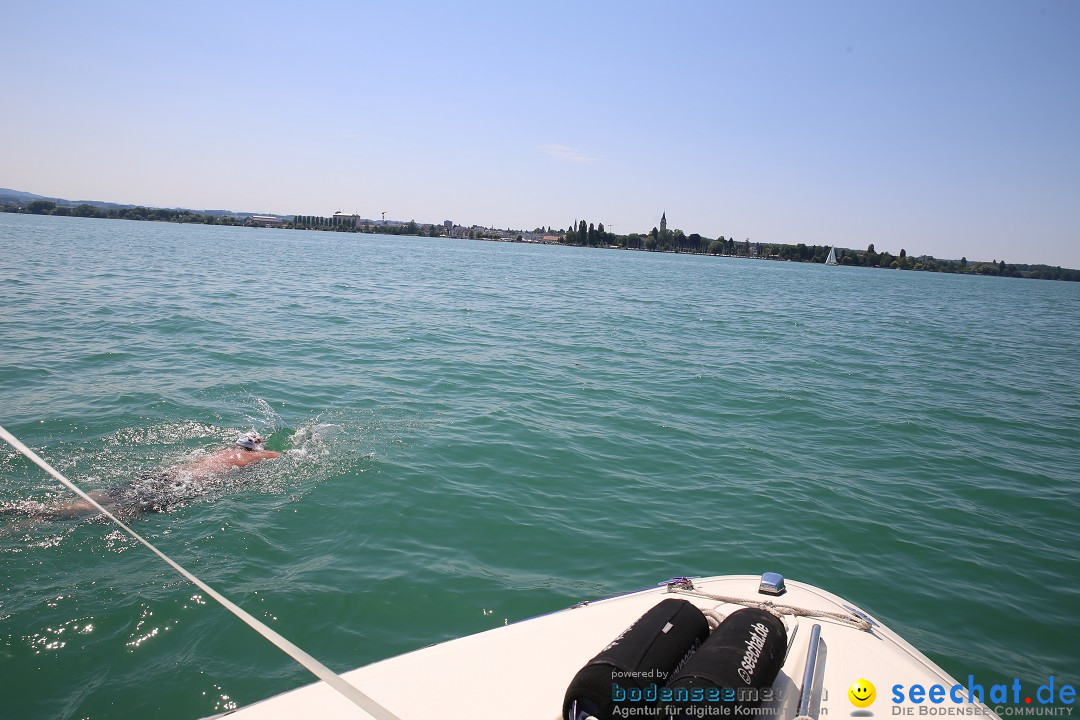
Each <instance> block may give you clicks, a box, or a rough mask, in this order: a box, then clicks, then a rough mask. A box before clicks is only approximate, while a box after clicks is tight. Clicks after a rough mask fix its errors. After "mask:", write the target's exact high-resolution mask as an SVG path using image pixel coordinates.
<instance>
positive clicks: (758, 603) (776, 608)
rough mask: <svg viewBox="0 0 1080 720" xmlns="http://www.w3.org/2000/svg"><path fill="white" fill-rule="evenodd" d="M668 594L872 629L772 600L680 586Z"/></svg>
mask: <svg viewBox="0 0 1080 720" xmlns="http://www.w3.org/2000/svg"><path fill="white" fill-rule="evenodd" d="M668 592H673V593H685V594H686V595H696V596H697V597H703V598H708V599H710V600H716V601H717V602H722V603H731V604H732V605H742V606H744V607H752V608H758V609H759V610H764V611H765V612H769V613H772V614H773V615H776V616H781V615H796V616H801V617H823V618H831V619H833V620H838V621H840V622H842V623H846V624H848V625H851V626H852V627H856V628H858V629H859V630H863V631H866V632H869V631H870V630H871V629H872V627H871V625H870V623H869V622H868V621H866V620H865V619H863V618H861V617H859V616H858V615H854V614H852V613H841V612H832V611H830V610H814V609H811V608H801V607H796V606H794V605H781V604H780V603H774V602H773V601H772V600H748V599H746V598H740V597H734V596H732V595H717V594H715V593H707V592H705V591H704V590H698V589H697V588H695V587H693V586H691V587H685V586H680V585H668Z"/></svg>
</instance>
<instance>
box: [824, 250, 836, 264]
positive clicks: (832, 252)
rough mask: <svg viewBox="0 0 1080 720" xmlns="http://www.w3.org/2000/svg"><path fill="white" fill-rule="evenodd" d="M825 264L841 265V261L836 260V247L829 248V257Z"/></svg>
mask: <svg viewBox="0 0 1080 720" xmlns="http://www.w3.org/2000/svg"><path fill="white" fill-rule="evenodd" d="M825 264H826V265H839V264H840V263H838V262H836V248H835V247H831V248H829V257H828V258H827V259H826V260H825Z"/></svg>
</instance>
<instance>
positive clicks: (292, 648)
mask: <svg viewBox="0 0 1080 720" xmlns="http://www.w3.org/2000/svg"><path fill="white" fill-rule="evenodd" d="M0 438H3V439H4V440H6V441H7V442H8V444H10V445H11V446H12V447H13V448H15V449H16V450H18V451H19V452H20V453H22V454H23V455H25V456H26V457H28V458H30V460H31V461H33V462H34V464H35V465H37V466H38V467H40V468H41V469H42V470H44V471H45V472H47V473H49V474H50V475H52V476H53V477H54V478H56V479H57V480H59V481H60V483H61V484H63V486H64V487H66V488H67V489H68V490H71V491H72V492H73V493H75V494H76V495H78V496H79V497H81V498H82V499H83V500H85V501H86V502H88V503H90V504H91V505H92V506H93V507H94V508H96V509H97V510H99V511H100V512H101V513H102V514H103V515H105V517H107V518H109V519H110V520H112V521H113V522H114V523H116V524H117V525H119V526H120V528H122V529H123V530H124V532H126V533H127V534H129V535H131V537H133V538H135V539H136V540H138V541H139V542H141V543H142V544H143V545H145V546H146V547H147V548H149V549H150V551H151V552H152V553H154V554H155V555H157V556H158V557H159V558H161V559H162V560H164V561H165V562H167V563H168V564H169V565H171V566H172V568H173V570H175V571H176V572H178V573H180V574H181V575H183V576H184V577H185V578H187V579H188V580H189V581H190V582H192V583H193V584H194V585H196V586H197V587H198V588H199V589H200V590H202V591H203V592H205V593H206V594H207V595H209V596H210V597H212V598H214V599H215V600H217V601H218V602H219V603H221V605H222V606H223V607H224V608H225V609H226V610H228V611H229V612H231V613H232V614H233V615H235V616H236V617H238V618H240V619H241V620H243V621H244V622H245V623H247V624H248V626H250V627H251V628H252V629H253V630H255V632H257V633H259V634H260V635H262V636H263V637H264V638H266V639H267V640H269V641H270V642H271V643H273V644H274V645H275V646H276V647H277V648H278V649H279V650H281V651H282V652H283V653H285V654H286V655H288V656H289V657H291V658H292V659H293V660H295V661H296V662H298V663H300V664H301V665H303V666H304V667H305V668H307V669H308V670H309V671H311V673H312V674H314V675H315V677H317V678H319V679H320V680H322V681H323V682H325V683H326V684H327V685H329V686H330V687H332V688H334V689H335V690H337V691H338V692H339V693H341V694H342V695H344V696H345V697H346V698H348V699H349V700H351V701H352V702H353V703H354V704H355V705H356V706H357V707H359V708H360V709H362V710H364V711H365V712H367V713H368V714H369V715H370V716H371V717H373V718H378V720H400V718H398V716H397V715H394V714H393V713H392V712H390V711H389V710H387V709H386V708H384V707H383V706H382V705H380V704H379V703H377V702H375V701H374V700H372V699H371V698H370V697H368V696H367V695H365V694H364V693H362V692H360V690H358V689H357V688H356V687H354V686H352V685H350V684H349V683H347V682H345V680H344V678H342V677H341V676H340V675H338V674H337V673H335V672H334V671H333V670H331V669H330V668H328V667H326V666H325V665H323V664H322V663H321V662H319V661H318V660H316V659H315V658H313V657H312V656H310V655H308V654H307V653H306V652H304V651H303V650H301V649H300V648H299V647H297V646H296V645H293V644H292V643H291V642H289V641H288V640H286V639H285V638H284V637H282V636H281V635H280V634H279V633H277V632H276V631H275V630H273V629H271V628H270V627H269V626H268V625H266V624H265V623H263V622H262V621H260V620H258V619H256V618H255V617H254V616H252V615H250V614H249V613H248V612H247V611H246V610H244V609H243V608H241V607H240V606H239V605H236V604H235V603H233V602H232V601H230V600H229V599H228V598H226V597H225V596H224V595H222V594H221V593H219V592H218V591H216V590H214V589H213V588H212V587H210V586H209V585H207V584H206V583H204V582H203V581H202V580H200V579H199V578H197V577H195V576H194V575H192V574H191V573H190V572H188V571H187V570H185V569H184V568H182V567H180V565H179V564H178V563H176V562H175V561H174V560H172V558H170V557H169V556H167V555H166V554H165V553H163V552H161V551H160V550H158V549H157V548H156V547H154V546H153V545H151V544H150V543H149V542H147V541H146V540H144V539H143V537H142V536H141V535H139V534H138V533H137V532H135V531H134V530H132V529H131V528H129V527H128V526H127V525H125V524H124V523H122V522H120V520H118V519H117V518H116V516H115V515H113V514H112V513H110V512H109V511H108V510H106V509H105V508H103V507H102V506H101V505H99V504H98V502H97V501H96V500H94V498H92V497H90V496H89V495H87V494H86V493H84V492H83V491H82V490H80V489H79V488H78V487H77V486H76V485H75V484H74V483H72V482H71V481H70V480H68V479H67V478H66V477H64V476H63V475H61V474H60V473H59V472H58V471H56V470H55V469H53V467H52V466H51V465H49V463H47V462H45V461H44V460H42V459H41V458H40V457H39V456H38V454H37V453H35V452H34V451H33V450H31V449H30V448H28V447H26V445H23V444H22V442H21V441H20V440H19V439H18V438H16V437H15V436H14V435H12V434H11V433H9V432H8V431H7V430H5V429H4V427H3V426H0Z"/></svg>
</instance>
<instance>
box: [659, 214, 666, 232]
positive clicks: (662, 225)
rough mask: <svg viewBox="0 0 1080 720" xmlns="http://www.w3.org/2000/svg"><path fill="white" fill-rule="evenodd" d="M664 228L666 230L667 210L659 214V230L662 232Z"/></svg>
mask: <svg viewBox="0 0 1080 720" xmlns="http://www.w3.org/2000/svg"><path fill="white" fill-rule="evenodd" d="M666 230H667V210H665V211H664V214H663V215H661V216H660V232H664V231H666Z"/></svg>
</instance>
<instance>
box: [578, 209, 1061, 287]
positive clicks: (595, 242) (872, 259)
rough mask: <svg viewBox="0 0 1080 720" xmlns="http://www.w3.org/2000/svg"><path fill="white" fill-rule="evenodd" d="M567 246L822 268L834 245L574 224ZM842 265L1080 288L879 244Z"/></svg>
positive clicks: (846, 255)
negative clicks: (622, 232) (894, 250)
mask: <svg viewBox="0 0 1080 720" xmlns="http://www.w3.org/2000/svg"><path fill="white" fill-rule="evenodd" d="M562 242H563V244H566V245H577V246H582V247H607V248H627V249H632V250H648V251H655V252H676V253H694V254H701V255H726V256H731V257H754V258H762V259H767V260H786V261H789V262H808V263H819V264H824V263H825V261H826V260H827V259H828V257H829V250H830V249H831V246H829V245H806V244H805V243H796V244H786V243H751V242H750V240H749V239H746V240H743V241H737V240H734V239H732V238H727V237H724V236H723V235H721V236H720V237H718V238H716V239H715V240H712V239H709V238H707V237H702V236H701V235H698V234H697V233H692V234H690V235H687V234H686V233H684V232H683V231H682V230H677V229H676V230H668V229H665V230H660V229H658V228H655V227H654V228H653V229H652V230H651V231H650V232H649V233H648V234H646V235H639V234H637V233H630V234H628V235H616V234H615V233H611V232H607V231H606V230H605V228H604V224H603V223H600V224H598V225H593V224H592V223H590V222H586V221H585V220H580V221H578V220H575V221H574V222H573V223H571V224H570V226H569V228H568V229H567V230H566V231H565V232H564V233H563V234H562ZM836 259H837V262H838V263H839V264H840V265H848V266H855V267H873V268H888V269H892V270H917V271H925V272H944V273H960V274H969V275H996V276H1000V277H1015V278H1032V279H1038V280H1069V281H1074V282H1080V270H1071V269H1069V268H1062V267H1060V266H1051V265H1027V264H1018V263H1006V262H1005V261H1004V260H998V259H996V258H995V259H994V260H993V261H991V262H984V261H976V262H969V261H968V259H967V258H966V257H963V258H960V259H959V260H939V259H938V258H935V257H932V256H920V257H916V258H913V257H911V256H909V255H908V254H907V251H906V250H904V249H903V248H901V249H900V253H899V254H898V255H893V254H892V253H890V252H888V251H885V252H880V253H879V252H877V249H876V248H875V247H874V244H873V243H870V245H869V246H867V248H866V250H864V251H863V250H851V249H843V248H836Z"/></svg>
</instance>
